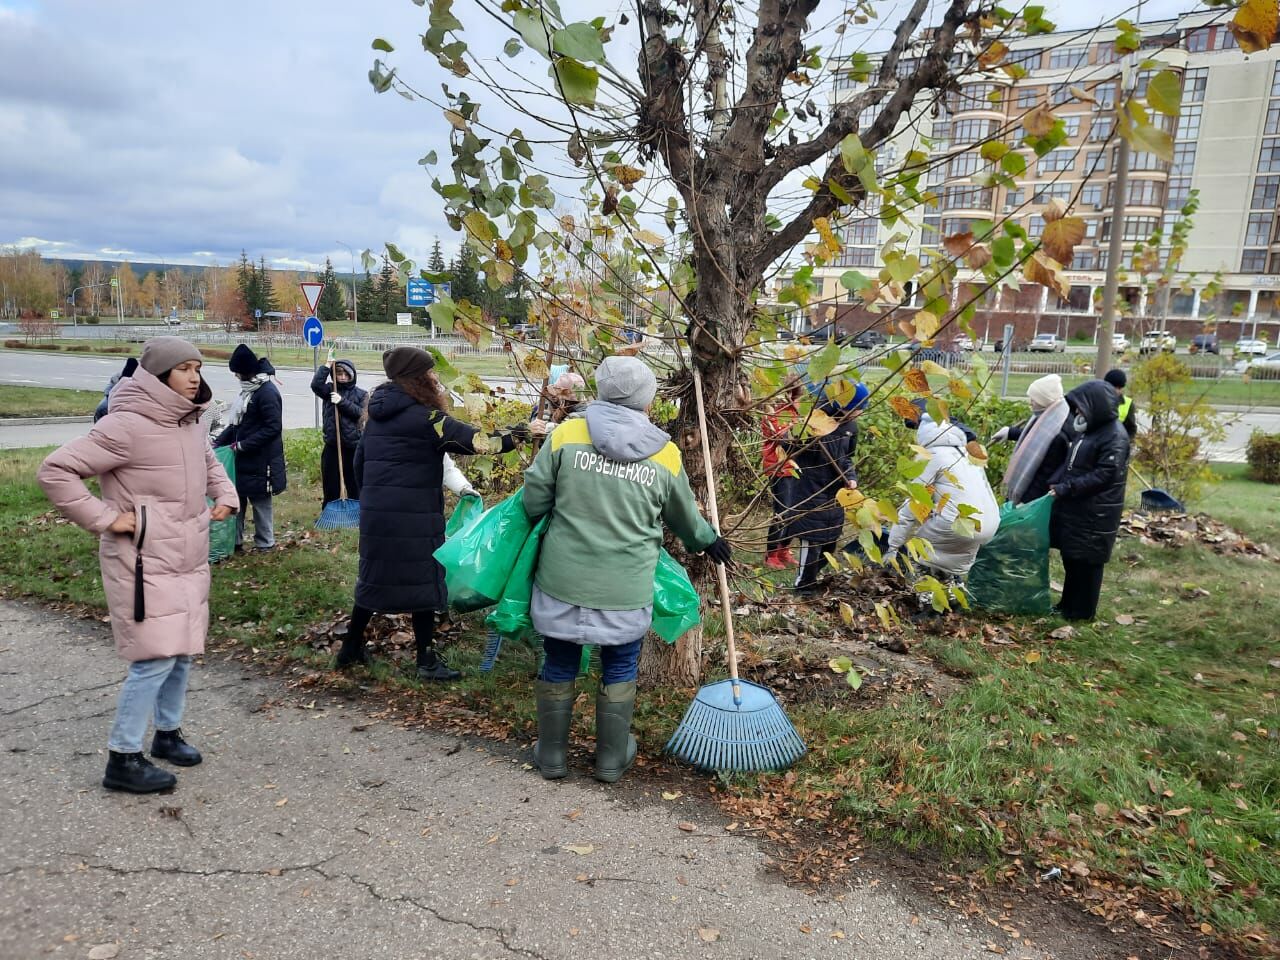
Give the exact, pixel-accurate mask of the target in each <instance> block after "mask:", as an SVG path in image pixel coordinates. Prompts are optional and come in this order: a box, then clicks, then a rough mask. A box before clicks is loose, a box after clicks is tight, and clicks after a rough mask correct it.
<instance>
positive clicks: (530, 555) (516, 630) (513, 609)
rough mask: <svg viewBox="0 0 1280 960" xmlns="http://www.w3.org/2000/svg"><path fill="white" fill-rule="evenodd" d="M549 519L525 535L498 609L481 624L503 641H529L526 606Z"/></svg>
mask: <svg viewBox="0 0 1280 960" xmlns="http://www.w3.org/2000/svg"><path fill="white" fill-rule="evenodd" d="M550 519H551V518H550V517H543V518H542V519H541V520H539V521H538V523H537V526H535V527H534V528H533V529H532V530H530V531H529V536H528V537H526V538H525V541H524V546H523V547H521V548H520V555H519V556H517V557H516V563H515V566H514V567H512V568H511V575H510V576H509V577H508V578H507V585H506V586H505V587H504V588H503V590H502V597H501V598H500V599H499V600H498V605H497V606H496V607H494V608H493V610H492V612H491V613H490V614H489V616H487V617H485V620H484V622H485V623H486V624H488V626H490V627H492V628H493V629H494V630H497V631H498V633H500V634H502V638H503V640H517V641H529V640H531V639H533V637H534V630H533V618H532V617H531V616H530V614H529V605H530V603H532V601H533V574H534V571H536V570H537V569H538V551H539V550H540V549H541V548H542V534H543V531H545V530H546V529H547V522H548V521H549V520H550Z"/></svg>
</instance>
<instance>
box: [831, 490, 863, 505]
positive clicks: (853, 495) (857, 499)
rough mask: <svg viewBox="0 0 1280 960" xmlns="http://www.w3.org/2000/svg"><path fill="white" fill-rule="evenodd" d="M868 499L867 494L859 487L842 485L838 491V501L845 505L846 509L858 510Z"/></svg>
mask: <svg viewBox="0 0 1280 960" xmlns="http://www.w3.org/2000/svg"><path fill="white" fill-rule="evenodd" d="M866 500H867V498H866V495H865V494H863V493H862V492H861V491H859V490H858V489H857V487H853V488H850V487H841V488H840V489H839V490H837V491H836V503H838V504H840V506H842V507H844V509H845V510H857V509H858V508H859V507H861V506H862V505H863V504H864V503H865V502H866Z"/></svg>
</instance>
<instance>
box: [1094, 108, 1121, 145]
mask: <svg viewBox="0 0 1280 960" xmlns="http://www.w3.org/2000/svg"><path fill="white" fill-rule="evenodd" d="M1115 122H1116V118H1115V117H1113V116H1112V115H1111V114H1107V115H1105V116H1101V117H1094V118H1093V123H1092V124H1091V125H1090V127H1089V139H1090V140H1092V141H1094V142H1095V143H1098V142H1100V141H1103V140H1106V139H1108V138H1110V136H1111V128H1112V127H1113V126H1115Z"/></svg>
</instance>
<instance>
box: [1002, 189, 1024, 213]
mask: <svg viewBox="0 0 1280 960" xmlns="http://www.w3.org/2000/svg"><path fill="white" fill-rule="evenodd" d="M1024 202H1025V200H1024V198H1023V195H1022V191H1021V190H1006V191H1005V194H1004V209H1005V212H1006V213H1008V212H1009V211H1010V210H1016V209H1018V207H1020V206H1022V204H1023V203H1024Z"/></svg>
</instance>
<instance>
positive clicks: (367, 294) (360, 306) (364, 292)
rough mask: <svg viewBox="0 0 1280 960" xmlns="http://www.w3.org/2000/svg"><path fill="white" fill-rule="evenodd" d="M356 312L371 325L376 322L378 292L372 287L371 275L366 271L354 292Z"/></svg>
mask: <svg viewBox="0 0 1280 960" xmlns="http://www.w3.org/2000/svg"><path fill="white" fill-rule="evenodd" d="M356 310H357V312H358V313H359V315H360V317H362V318H363V319H365V320H368V321H369V322H371V323H377V322H378V319H379V318H378V291H377V289H376V287H375V286H374V282H373V275H372V274H371V273H369V271H368V270H366V271H365V272H364V279H363V280H361V281H360V286H359V288H358V289H357V290H356Z"/></svg>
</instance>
